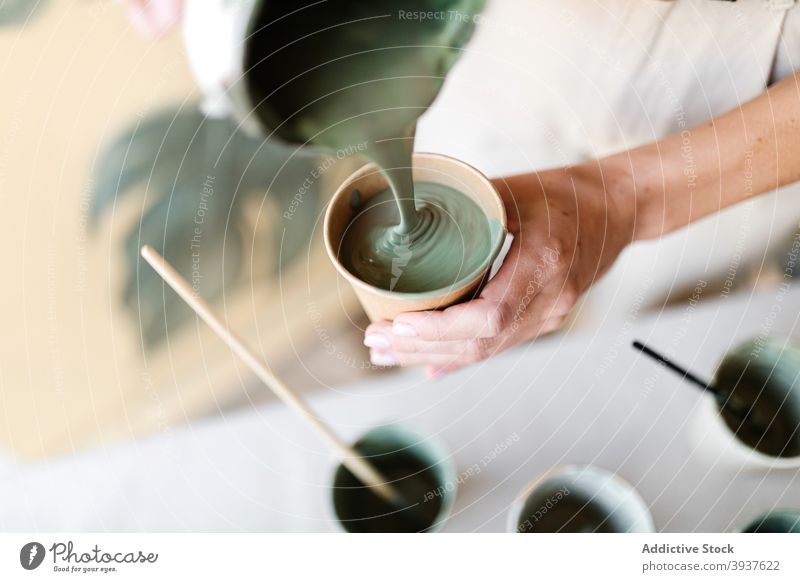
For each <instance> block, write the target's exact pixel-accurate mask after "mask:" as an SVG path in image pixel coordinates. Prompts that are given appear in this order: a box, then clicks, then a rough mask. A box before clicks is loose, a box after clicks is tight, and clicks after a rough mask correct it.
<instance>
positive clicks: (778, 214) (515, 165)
mask: <svg viewBox="0 0 800 582" xmlns="http://www.w3.org/2000/svg"><path fill="white" fill-rule="evenodd" d="M797 68H800V7H798V6H797V5H796V2H795V1H794V0H739V1H738V2H724V1H718V0H674V1H662V0H495V1H494V2H492V3H490V5H489V7H488V9H487V11H486V13H485V14H484V16H483V17H482V18H481V19H480V23H479V28H478V31H477V33H476V36H475V38H474V40H473V42H472V43H471V44H470V45H469V47H468V54H467V55H465V58H463V59H462V60H461V61H460V63H459V64H458V65H457V66H456V68H455V69H454V70H453V72H452V73H451V75H450V77H449V78H448V81H447V83H446V84H445V89H444V90H443V92H442V94H441V95H440V97H439V99H438V100H437V102H436V104H435V105H434V107H433V108H432V109H431V111H429V112H428V114H427V115H426V116H425V117H424V118H423V119H422V120H421V122H420V125H419V131H418V141H417V149H418V150H420V151H439V152H443V153H448V154H451V155H454V156H456V157H459V158H461V159H464V160H466V161H469V162H471V163H473V164H475V165H476V166H477V167H479V168H482V169H483V170H484V171H486V172H487V173H489V174H490V175H502V174H508V173H515V172H522V171H530V170H533V169H540V168H545V167H552V166H560V165H565V164H572V163H576V162H579V161H581V160H585V159H589V158H592V157H597V156H602V155H605V154H609V153H611V152H615V151H619V150H623V149H628V148H631V147H635V146H637V145H640V144H643V143H647V142H651V141H654V140H657V139H660V138H662V137H664V136H666V135H668V134H670V133H673V132H676V131H681V130H682V129H686V128H691V127H692V126H694V125H697V124H699V123H701V122H703V121H706V120H708V119H709V118H711V117H713V116H715V115H718V114H721V113H724V112H725V111H728V110H729V109H731V108H733V107H735V106H737V105H738V104H740V103H742V102H744V101H747V100H749V99H752V98H753V97H755V96H757V95H759V94H760V93H762V92H763V91H764V89H765V87H766V86H767V85H768V84H769V83H770V82H772V81H774V80H777V79H778V78H781V77H783V76H786V75H788V74H790V73H791V72H792V71H793V70H795V69H797ZM790 189H791V190H794V191H793V192H789V191H786V190H784V191H782V192H779V193H775V194H772V195H768V196H763V197H761V198H759V199H758V200H756V201H755V202H753V203H751V204H748V205H742V206H738V207H735V208H732V209H729V210H726V211H725V212H723V213H720V214H718V215H716V216H714V217H712V218H709V219H706V220H704V221H702V222H700V223H698V224H695V225H693V226H692V227H690V228H688V229H684V230H682V231H681V232H679V233H675V234H673V235H671V236H668V237H665V238H664V239H662V240H660V241H658V242H653V243H642V244H637V245H635V246H633V247H631V248H630V249H628V250H627V251H626V252H625V253H624V255H623V256H622V257H621V258H620V260H619V261H618V263H617V264H616V265H615V266H614V268H613V269H612V271H611V272H610V273H609V274H608V275H607V276H606V277H605V278H604V279H603V280H602V281H601V282H600V283H599V284H598V285H596V286H595V287H594V288H593V289H592V291H591V293H590V294H589V295H588V296H587V298H586V300H585V302H584V304H583V306H582V308H581V310H580V317H579V321H583V322H588V321H595V322H599V321H602V320H604V319H605V318H607V317H610V318H612V320H616V321H618V320H619V319H620V318H624V317H626V315H627V316H630V314H631V312H632V309H635V310H638V309H639V308H640V306H641V305H642V304H645V305H647V304H660V303H661V301H663V298H664V297H665V296H667V295H670V294H676V293H678V292H680V293H682V292H683V290H685V289H686V288H688V289H689V291H691V289H692V288H693V287H694V286H695V285H696V284H697V282H698V280H700V279H702V280H704V281H713V280H716V279H724V278H725V277H726V275H727V274H728V272H729V271H730V270H731V267H732V266H734V265H735V266H739V265H743V264H746V263H748V262H753V261H755V262H756V264H758V263H760V261H761V258H762V257H763V256H764V255H765V253H766V252H767V249H768V247H769V245H770V244H775V243H776V241H777V240H778V239H782V238H783V237H785V236H786V235H787V234H788V233H789V232H791V231H792V230H793V229H794V227H795V226H796V225H797V223H798V219H800V197H798V196H800V191H798V188H797V187H796V186H794V187H791V188H790ZM780 242H784V241H783V240H781V241H780Z"/></svg>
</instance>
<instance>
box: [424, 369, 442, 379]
mask: <svg viewBox="0 0 800 582" xmlns="http://www.w3.org/2000/svg"><path fill="white" fill-rule="evenodd" d="M446 373H447V370H445V368H433V369H431V368H428V369H427V370H425V375H426V376H428V379H429V380H438V379H439V378H441V377H442V376H444V375H445V374H446Z"/></svg>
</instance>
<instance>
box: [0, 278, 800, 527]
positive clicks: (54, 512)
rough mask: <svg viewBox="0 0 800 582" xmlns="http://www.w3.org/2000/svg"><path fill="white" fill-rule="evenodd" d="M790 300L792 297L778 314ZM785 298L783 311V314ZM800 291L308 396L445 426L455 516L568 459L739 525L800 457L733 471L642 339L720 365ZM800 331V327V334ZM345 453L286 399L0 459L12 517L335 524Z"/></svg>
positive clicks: (796, 304) (352, 424)
mask: <svg viewBox="0 0 800 582" xmlns="http://www.w3.org/2000/svg"><path fill="white" fill-rule="evenodd" d="M778 311H779V313H777V312H778ZM776 313H777V314H776ZM798 313H800V290H790V291H788V292H782V291H774V292H768V293H763V294H759V295H753V296H749V295H745V296H729V297H725V298H720V299H716V300H714V301H709V302H707V303H701V304H700V305H698V306H696V307H694V306H691V305H690V306H679V307H677V308H674V309H670V310H665V311H663V312H662V313H660V314H659V315H657V316H653V317H641V318H637V315H636V309H635V308H634V309H632V313H631V316H630V317H629V319H628V320H626V321H624V322H616V323H615V324H614V325H613V326H611V325H609V328H607V329H605V330H600V331H598V332H596V333H591V334H588V335H578V334H573V335H567V336H552V337H550V338H547V339H544V340H540V341H537V342H535V343H533V344H530V345H527V346H523V347H521V348H518V349H516V350H513V351H511V352H508V353H506V354H503V355H501V356H498V357H496V358H494V359H492V360H491V361H490V362H488V363H485V364H483V365H480V366H476V367H474V368H472V369H469V370H466V371H463V372H461V373H459V374H456V375H453V376H451V377H448V378H446V379H444V380H439V381H436V382H430V381H426V380H425V379H424V378H423V377H422V374H421V373H420V372H418V371H407V372H402V373H397V374H395V375H391V376H388V377H386V378H384V379H382V380H381V381H380V382H372V383H369V384H359V385H354V386H350V387H346V388H339V389H335V390H334V389H331V390H329V391H327V392H325V393H320V394H319V395H318V396H316V397H312V398H311V399H310V402H311V404H312V405H313V407H314V408H315V409H316V410H317V411H318V412H319V413H320V414H321V415H323V416H324V417H325V418H327V419H328V420H329V421H330V422H332V423H333V424H334V425H335V426H336V427H337V429H338V430H339V431H340V432H341V433H342V434H343V435H345V436H348V437H351V438H356V437H357V436H358V435H360V434H361V433H363V432H364V431H365V430H366V429H368V428H369V427H371V426H373V425H375V424H380V423H383V422H386V421H402V422H404V423H408V424H409V425H411V426H413V427H415V428H416V429H417V430H419V431H421V432H423V433H425V434H435V435H437V436H438V437H439V438H440V439H441V440H443V441H444V442H445V443H446V444H447V445H448V446H449V447H450V449H451V451H452V453H453V455H454V459H455V462H456V464H457V466H458V468H459V470H466V469H467V468H468V467H470V466H471V465H472V464H473V463H480V460H481V459H482V458H483V457H484V455H486V454H487V453H489V452H490V451H491V450H492V449H494V447H495V445H496V444H497V443H500V442H502V441H504V440H506V439H507V438H508V437H513V436H514V435H516V436H518V441H517V442H515V443H514V444H513V445H512V446H510V447H508V448H507V449H506V450H505V451H503V452H502V453H501V454H499V455H498V456H497V457H496V458H495V459H494V460H493V461H492V462H491V463H489V464H488V465H487V466H486V468H484V469H482V470H481V472H480V473H479V474H477V475H476V476H473V477H470V478H469V479H467V480H466V481H465V483H464V484H463V485H462V486H461V487H460V490H459V492H458V497H457V501H456V506H455V509H454V513H453V515H452V517H451V519H450V520H449V521H448V523H447V526H446V527H445V531H452V532H457V531H502V530H504V527H505V519H506V513H507V509H508V507H509V505H510V504H511V502H512V501H513V499H514V498H515V496H516V495H517V493H518V492H519V491H520V490H521V489H522V488H523V487H524V486H525V485H526V484H527V483H528V482H530V481H531V480H532V479H534V478H535V477H537V476H538V475H540V474H542V473H543V472H545V471H547V470H548V469H550V468H551V467H553V466H555V465H561V464H574V463H593V464H596V465H599V466H601V467H605V468H607V469H611V470H614V471H617V472H618V473H619V474H620V475H621V476H622V477H623V478H624V479H626V480H627V481H628V482H630V483H632V484H633V485H635V487H636V488H637V490H638V491H639V493H640V494H641V496H642V497H643V499H644V500H645V502H646V503H647V505H648V506H649V507H650V509H651V512H652V515H653V519H654V521H655V524H656V528H657V529H658V530H659V531H729V530H731V529H733V528H735V527H741V525H742V524H743V523H744V522H746V521H748V520H749V519H751V518H753V517H755V516H756V515H758V514H759V513H761V512H762V511H764V510H767V509H770V508H772V507H774V506H780V507H795V508H800V479H799V478H798V475H800V473H798V471H788V472H776V471H772V472H763V471H758V472H741V471H728V470H725V469H722V468H720V467H719V466H715V465H713V464H710V463H708V462H705V461H702V460H700V459H699V458H698V457H696V456H695V455H692V454H691V449H692V446H691V445H692V443H691V439H689V438H688V437H687V430H686V426H687V424H688V422H689V419H690V418H691V415H692V413H693V412H694V411H695V408H696V406H697V404H698V403H699V401H700V399H701V398H703V397H704V396H703V395H702V394H700V393H699V392H697V391H696V390H695V389H693V388H691V387H689V386H687V385H685V384H684V383H682V382H681V380H680V379H679V378H677V377H675V376H673V375H672V374H670V373H668V372H667V371H665V370H663V369H662V368H660V367H658V366H655V365H654V364H653V363H652V362H650V361H648V360H646V359H645V358H643V357H641V356H639V355H637V354H636V353H635V352H634V351H633V350H632V349H631V348H630V347H629V344H630V341H631V339H632V338H637V339H642V340H645V341H648V342H649V343H650V344H651V345H652V346H653V347H658V348H661V349H663V350H665V351H667V352H669V353H671V354H672V355H673V357H674V358H675V359H676V361H678V362H681V363H684V364H686V365H689V366H692V367H693V368H694V369H695V370H696V372H697V373H699V374H703V375H706V376H711V374H712V373H713V370H714V367H715V363H716V362H717V361H718V360H719V358H720V357H721V356H722V354H723V353H724V352H725V351H726V350H727V349H728V348H729V347H730V346H731V345H733V344H735V343H737V342H739V341H740V340H743V339H748V338H751V337H753V336H755V335H757V334H759V333H761V332H762V330H769V332H770V333H771V334H773V335H777V336H781V335H789V334H792V333H793V332H794V331H795V327H797V325H798V323H797V318H798ZM796 335H798V336H800V334H796ZM335 465H336V462H335V460H334V458H333V457H332V455H331V453H330V452H329V451H328V450H327V448H326V447H325V445H324V444H323V443H321V442H320V441H319V440H318V439H317V437H316V436H315V435H314V434H312V433H311V432H310V431H309V430H308V429H307V428H306V427H305V426H304V425H302V424H300V423H298V422H297V421H296V419H295V418H294V416H293V415H292V414H290V413H289V412H288V411H287V410H285V409H284V408H283V407H282V406H280V405H279V404H277V403H276V404H270V405H268V406H263V407H260V408H255V409H250V410H245V411H241V412H237V413H234V414H227V415H225V416H224V417H219V418H214V419H210V420H204V421H202V422H194V423H192V424H191V425H189V426H187V427H181V428H172V429H169V428H165V429H164V431H163V433H162V434H160V435H157V436H154V437H152V438H148V439H146V440H141V441H138V442H131V443H125V444H120V445H115V446H113V447H111V446H109V447H105V448H102V449H99V450H93V451H88V452H85V453H81V454H78V455H75V456H71V457H69V458H63V459H58V460H53V461H48V462H46V463H40V464H32V465H11V466H7V467H6V468H5V469H0V529H2V530H4V531H339V528H338V526H337V524H336V523H335V521H334V517H333V512H332V509H331V505H330V503H329V491H328V489H327V486H328V484H329V482H330V479H331V475H332V472H333V470H334V468H335Z"/></svg>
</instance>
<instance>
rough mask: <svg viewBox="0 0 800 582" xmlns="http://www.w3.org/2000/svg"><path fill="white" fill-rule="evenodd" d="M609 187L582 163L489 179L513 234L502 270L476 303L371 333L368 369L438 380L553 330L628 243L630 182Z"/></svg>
mask: <svg viewBox="0 0 800 582" xmlns="http://www.w3.org/2000/svg"><path fill="white" fill-rule="evenodd" d="M609 179H611V176H608V175H603V173H602V172H601V171H600V169H599V167H598V166H596V165H595V166H592V165H588V166H583V167H572V168H561V169H555V170H547V171H544V172H539V173H534V174H525V175H521V176H512V177H510V178H507V179H499V180H495V181H494V184H495V186H496V188H497V190H498V192H499V193H500V195H501V197H502V198H503V201H504V203H505V206H506V211H507V214H508V229H509V232H511V233H512V234H513V235H514V242H513V244H512V246H511V250H510V251H509V253H508V255H507V256H506V259H505V261H504V262H503V266H502V267H501V268H500V271H499V272H498V273H497V275H496V276H495V277H494V278H493V279H492V280H491V281H490V282H489V283H488V284H487V285H486V286H485V287H484V289H483V290H482V291H481V293H480V296H479V297H478V298H476V299H473V300H472V301H468V302H466V303H461V304H458V305H454V306H452V307H449V308H447V309H444V310H440V311H426V312H415V313H404V314H402V315H399V316H398V317H397V318H396V319H395V321H394V322H393V323H390V322H388V321H382V322H377V323H373V324H372V325H370V326H369V327H368V328H367V330H366V334H365V338H364V344H365V345H366V346H367V347H369V348H370V358H371V360H372V363H373V364H375V365H378V366H394V365H401V366H417V365H421V366H426V371H427V373H428V375H429V376H431V377H436V376H440V375H442V374H445V373H447V372H452V371H454V370H457V369H459V368H461V367H464V366H467V365H469V364H474V363H476V362H479V361H481V360H484V359H486V358H488V357H490V356H492V355H494V354H496V353H498V352H501V351H503V350H505V349H507V348H509V347H511V346H514V345H516V344H518V343H520V342H523V341H526V340H530V339H533V338H535V337H538V336H540V335H542V334H545V333H548V332H550V331H553V330H555V329H557V328H558V327H559V326H560V325H561V323H562V321H563V320H564V318H565V317H566V316H567V314H568V313H569V311H570V310H571V309H572V307H573V306H574V305H575V303H576V301H577V300H578V298H579V296H580V295H581V294H582V293H583V292H584V291H585V290H586V289H587V288H588V287H589V286H590V285H591V284H592V282H594V281H595V280H596V279H597V278H599V277H600V276H601V275H602V274H603V273H604V272H605V271H606V270H607V269H608V268H609V267H610V266H611V264H612V263H613V262H614V260H615V259H616V258H617V256H618V255H619V253H620V252H621V251H622V249H623V248H625V246H626V245H627V244H628V243H630V242H631V239H632V237H633V231H634V227H633V217H634V205H633V204H632V203H630V198H627V199H628V203H627V204H626V203H625V200H626V196H627V195H630V194H631V192H630V190H629V189H628V188H627V187H626V186H625V184H627V182H626V181H625V180H620V181H619V182H615V183H619V184H621V185H623V187H622V188H620V189H614V188H606V185H607V184H608V180H609ZM612 191H618V192H619V195H618V196H614V195H612V193H611V192H612Z"/></svg>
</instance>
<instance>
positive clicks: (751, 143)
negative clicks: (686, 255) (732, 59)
mask: <svg viewBox="0 0 800 582" xmlns="http://www.w3.org/2000/svg"><path fill="white" fill-rule="evenodd" d="M589 166H590V167H591V166H593V167H592V168H591V169H589V171H591V172H592V173H595V174H596V175H597V172H599V174H600V176H601V179H602V180H603V183H604V184H605V186H606V188H607V190H609V192H610V194H611V195H612V197H613V198H616V199H617V202H618V207H619V208H622V209H623V211H625V212H633V213H634V217H633V218H632V224H633V225H634V230H633V233H632V238H633V239H634V240H641V239H651V238H657V237H659V236H661V235H663V234H666V233H669V232H672V231H674V230H677V229H679V228H682V227H684V226H686V225H688V224H690V223H692V222H694V221H696V220H699V219H701V218H703V217H705V216H708V215H709V214H712V213H714V212H717V211H719V210H721V209H722V208H725V207H728V206H731V205H733V204H736V203H738V202H742V201H743V200H746V199H748V198H751V197H753V196H757V195H759V194H762V193H764V192H769V191H772V190H774V189H776V188H779V187H781V186H784V185H786V184H790V183H792V182H796V181H799V180H800V73H798V74H795V75H794V76H793V77H789V78H787V79H784V80H783V81H781V82H780V83H778V84H776V85H774V86H772V87H771V88H770V89H769V90H768V91H766V92H765V93H764V94H762V95H760V96H759V97H757V98H756V99H754V100H752V101H750V102H748V103H746V104H745V105H743V106H742V107H739V108H737V109H735V110H733V111H731V112H729V113H726V114H724V115H722V116H720V117H717V118H715V119H713V120H712V121H710V122H708V123H706V124H704V125H701V126H698V127H695V128H691V129H686V130H684V131H682V132H680V133H677V134H674V135H671V136H669V137H667V138H665V139H663V140H661V141H658V142H655V143H652V144H649V145H646V146H642V147H639V148H636V149H633V150H629V151H627V152H622V153H619V154H615V155H612V156H609V157H607V158H602V159H600V160H596V161H595V162H593V163H591V164H589Z"/></svg>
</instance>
